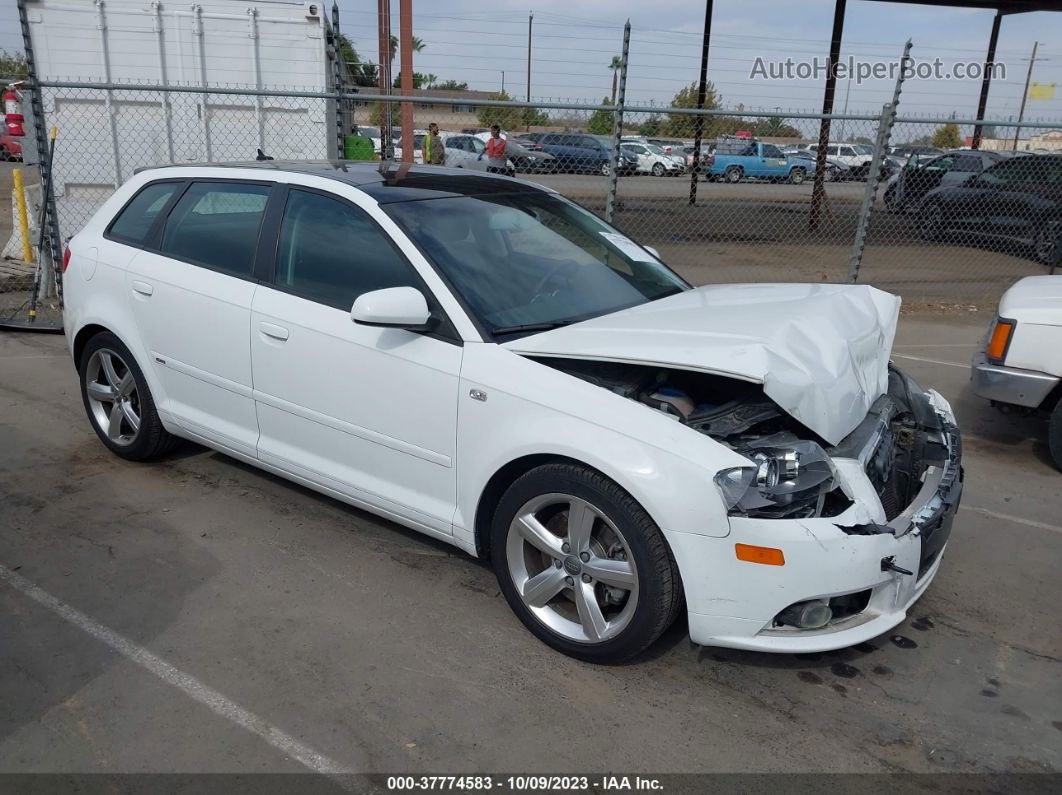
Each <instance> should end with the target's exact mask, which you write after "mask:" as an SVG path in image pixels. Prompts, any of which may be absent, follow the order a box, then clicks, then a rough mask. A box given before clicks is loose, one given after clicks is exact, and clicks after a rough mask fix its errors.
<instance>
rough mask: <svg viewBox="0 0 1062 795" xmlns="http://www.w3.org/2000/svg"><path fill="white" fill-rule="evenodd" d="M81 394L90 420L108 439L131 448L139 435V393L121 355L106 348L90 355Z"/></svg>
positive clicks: (130, 371) (131, 373)
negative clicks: (83, 389) (87, 405)
mask: <svg viewBox="0 0 1062 795" xmlns="http://www.w3.org/2000/svg"><path fill="white" fill-rule="evenodd" d="M85 394H86V395H87V397H88V404H89V409H90V411H91V414H92V420H93V422H95V423H96V425H97V427H99V429H100V431H101V432H102V433H104V434H105V435H106V436H107V438H108V439H110V440H111V441H112V442H114V443H115V444H117V445H120V446H123V447H124V446H127V445H131V444H132V443H133V442H135V441H136V437H137V434H139V432H140V393H139V392H138V391H137V388H136V378H134V376H133V372H132V370H130V369H129V365H127V364H126V363H125V361H124V360H123V359H122V357H121V356H119V355H118V354H117V353H115V352H114V351H112V350H109V349H107V348H100V349H99V350H98V351H95V352H94V353H93V354H92V357H91V358H90V359H89V362H88V367H87V368H86V370H85Z"/></svg>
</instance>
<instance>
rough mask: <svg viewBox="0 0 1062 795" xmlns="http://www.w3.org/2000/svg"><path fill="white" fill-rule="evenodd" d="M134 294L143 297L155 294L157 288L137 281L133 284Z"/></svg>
mask: <svg viewBox="0 0 1062 795" xmlns="http://www.w3.org/2000/svg"><path fill="white" fill-rule="evenodd" d="M133 292H136V293H140V294H141V295H151V294H152V293H153V292H155V288H154V287H152V286H151V285H150V284H148V283H147V282H140V281H136V282H133Z"/></svg>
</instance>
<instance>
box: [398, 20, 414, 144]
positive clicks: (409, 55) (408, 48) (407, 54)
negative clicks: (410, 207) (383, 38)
mask: <svg viewBox="0 0 1062 795" xmlns="http://www.w3.org/2000/svg"><path fill="white" fill-rule="evenodd" d="M398 35H399V37H400V38H401V42H400V47H399V52H400V54H401V55H400V58H401V68H400V69H401V75H402V96H404V97H412V96H413V0H400V2H399V3H398ZM402 162H403V163H412V162H413V103H412V102H411V101H407V100H403V102H402Z"/></svg>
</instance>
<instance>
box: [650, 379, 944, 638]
mask: <svg viewBox="0 0 1062 795" xmlns="http://www.w3.org/2000/svg"><path fill="white" fill-rule="evenodd" d="M931 394H932V395H933V399H934V400H939V403H935V405H936V406H938V407H939V408H938V413H939V415H940V417H941V420H942V434H943V438H944V439H945V441H946V446H947V451H948V454H947V460H946V461H945V462H944V463H943V464H942V465H941V466H937V467H934V466H930V467H929V468H928V469H927V470H926V472H925V475H924V478H923V481H922V486H921V489H920V491H919V493H918V495H917V497H916V498H915V500H914V501H913V502H912V503H911V504H910V505H909V506H908V507H907V508H906V509H905V510H904V511H903V512H901V513H900V514H899V515H898V516H896V518H895V519H893V520H892V521H891V522H886V521H885V512H884V509H883V507H882V505H881V501H880V499H879V498H878V496H877V493H876V492H875V491H874V488H873V486H872V485H871V483H870V481H869V480H868V479H867V478H866V475H865V473H864V471H863V468H862V466H861V465H860V464H859V462H857V461H855V460H845V459H835V460H834V463H835V465H836V466H837V473H838V479H839V480H840V481H841V482H842V486H843V487H844V488H845V489H846V491H849V493H850V494H851V495H852V497H853V500H854V502H853V505H852V506H851V507H849V508H848V509H847V510H846V511H844V512H843V513H842V514H840V515H839V516H835V517H830V518H813V519H750V518H743V517H731V519H730V535H729V536H727V537H724V538H712V537H708V536H702V535H696V534H692V533H675V532H666V531H665V535H666V537H667V539H668V541H669V543H670V544H671V545H672V548H673V550H674V552H675V558H676V560H677V561H678V564H679V569H680V571H681V573H682V580H683V586H684V588H685V591H686V599H687V605H688V610H689V627H690V638H691V639H692V640H693V641H694V642H695V643H699V644H702V645H709V646H725V647H730V648H737V649H749V650H755V651H769V652H820V651H829V650H832V649H839V648H844V647H847V646H851V645H854V644H856V643H861V642H863V641H865V640H869V639H870V638H873V637H876V636H877V635H880V634H882V633H884V632H887V631H888V630H890V629H892V628H893V627H895V626H896V625H897V624H899V623H900V622H901V621H903V620H904V618H905V617H906V615H907V611H908V610H909V609H910V607H911V605H913V604H914V602H915V601H917V600H918V598H919V597H921V595H922V594H923V593H924V592H925V590H926V588H927V587H929V584H930V583H931V582H932V580H933V577H934V576H935V575H936V572H937V570H938V568H939V566H940V560H941V554H942V552H943V550H944V547H945V545H946V544H947V541H948V537H949V535H950V532H951V526H952V522H953V520H954V517H955V513H956V511H957V510H958V506H959V500H960V498H961V496H962V448H961V438H960V435H959V431H958V428H957V427H956V426H955V422H954V418H953V417H952V416H951V411H950V408H948V407H947V403H946V402H945V401H944V400H943V398H940V397H939V396H938V395H936V394H935V393H931ZM735 544H749V545H753V546H761V547H773V548H776V549H781V550H782V551H783V553H784V556H785V563H784V565H781V566H767V565H761V564H756V563H747V562H743V561H739V560H737V559H736V557H735V550H734V545H735ZM886 561H890V563H891V566H890V567H887V566H886V565H885V562H886ZM899 570H906V571H908V572H910V574H905V573H901V571H899ZM811 600H828V601H830V603H831V605H833V604H838V605H840V604H851V603H853V602H855V603H857V604H859V605H863V606H862V607H861V609H858V610H852V611H850V612H848V613H847V614H841V613H840V612H838V615H839V617H836V618H835V619H834V620H833V621H831V622H830V623H829V624H828V625H827V626H826V627H824V628H822V629H815V630H810V629H797V628H794V627H788V626H777V625H776V624H775V620H774V619H775V616H777V615H778V614H779V613H780V612H781V611H782V610H784V609H785V608H786V607H788V606H790V605H792V604H795V603H798V602H805V601H811Z"/></svg>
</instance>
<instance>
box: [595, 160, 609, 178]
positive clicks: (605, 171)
mask: <svg viewBox="0 0 1062 795" xmlns="http://www.w3.org/2000/svg"><path fill="white" fill-rule="evenodd" d="M597 171H598V173H599V174H600V175H601V176H603V177H607V176H608V175H609V174H611V173H612V167H611V166H610V165H609V164H608V163H602V164H601V165H600V167H598V170H597Z"/></svg>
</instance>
